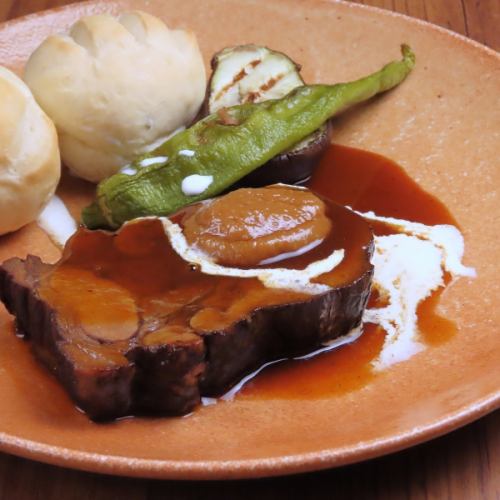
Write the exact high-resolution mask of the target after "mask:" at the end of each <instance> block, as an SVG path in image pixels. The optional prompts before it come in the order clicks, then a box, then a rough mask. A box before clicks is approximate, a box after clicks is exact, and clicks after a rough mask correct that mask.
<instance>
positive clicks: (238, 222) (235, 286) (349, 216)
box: [0, 186, 373, 419]
mask: <svg viewBox="0 0 500 500" xmlns="http://www.w3.org/2000/svg"><path fill="white" fill-rule="evenodd" d="M244 191H245V193H244V194H245V199H247V200H254V201H253V204H254V205H253V207H247V206H246V207H245V208H243V207H242V210H244V209H246V208H250V211H252V210H253V211H254V212H255V211H256V208H257V207H258V206H260V205H262V204H263V200H265V203H267V205H268V207H269V209H270V210H271V208H272V209H273V210H272V212H271V211H269V212H266V211H264V212H263V213H264V217H263V220H262V224H260V225H259V226H258V228H259V229H261V230H263V232H262V231H261V233H259V234H256V235H254V238H253V240H254V242H255V247H256V248H259V245H260V244H262V246H263V247H264V248H265V249H266V250H265V252H264V254H262V255H259V257H258V258H261V257H262V256H265V260H269V259H270V258H274V259H275V260H274V261H273V262H271V263H269V264H263V263H262V262H261V263H260V265H259V264H258V263H257V264H254V263H253V261H251V260H248V259H247V258H246V257H245V255H246V254H248V253H250V254H251V253H252V252H253V250H252V249H251V248H246V249H243V250H242V249H240V251H239V256H240V257H242V256H243V258H242V259H241V260H239V259H238V258H236V259H235V258H234V256H233V258H232V259H231V260H230V264H229V265H228V266H225V265H223V263H222V260H224V258H223V259H222V260H221V257H220V255H214V252H213V246H211V245H208V246H207V247H206V248H201V247H200V246H199V243H200V240H199V239H198V238H197V237H194V239H193V238H192V236H188V234H186V233H185V230H186V228H187V226H188V225H189V224H190V222H189V221H191V222H193V220H195V221H196V224H198V225H200V224H202V223H203V222H204V221H205V222H206V221H207V218H208V217H211V216H213V222H214V224H217V221H218V222H223V223H224V224H226V228H230V231H228V232H224V231H223V232H224V234H225V235H222V236H221V238H225V237H229V238H233V240H234V238H237V237H238V236H239V237H241V239H242V240H244V239H245V237H246V235H247V233H248V228H247V227H245V224H246V221H245V218H244V217H243V212H242V213H241V214H240V216H238V214H236V215H235V216H234V217H231V215H230V214H228V213H227V212H226V211H225V210H224V207H223V206H222V204H223V202H224V197H222V198H220V199H217V200H213V201H212V200H210V201H208V202H207V201H205V202H202V203H198V204H195V205H191V206H190V207H187V208H185V209H183V210H182V211H180V212H178V213H176V214H175V215H174V216H172V217H171V218H170V219H167V218H156V217H149V218H143V219H137V220H135V221H131V222H129V223H127V224H125V225H124V226H123V227H122V228H121V229H120V230H119V231H118V232H117V233H114V234H113V233H110V232H105V231H89V230H87V229H84V228H82V229H80V230H79V231H78V232H77V233H76V234H75V236H74V237H73V238H72V239H71V240H70V241H69V242H68V244H67V245H66V248H65V250H64V252H63V256H62V258H61V260H60V261H59V262H58V263H56V264H55V265H49V264H44V263H42V262H41V261H40V259H38V258H37V257H33V256H29V257H28V258H27V259H26V260H21V259H18V258H13V259H10V260H8V261H7V262H5V263H4V264H3V266H2V267H1V268H0V298H1V299H2V300H3V301H4V303H5V305H6V306H7V308H8V310H9V311H10V312H11V313H12V314H15V315H16V320H17V327H18V330H19V331H20V332H21V333H24V335H25V336H26V337H27V338H29V339H30V340H31V343H32V346H33V349H34V351H35V353H36V355H37V357H39V358H40V359H41V360H42V361H43V362H44V363H45V364H46V365H47V366H48V367H49V368H51V369H52V370H53V371H54V373H55V374H56V376H57V377H58V378H59V380H60V381H61V382H62V383H63V384H64V386H65V387H66V389H67V391H68V392H69V393H70V394H71V396H72V397H73V399H74V400H75V402H76V403H77V405H78V406H79V407H80V408H82V409H83V410H84V411H86V412H87V413H88V414H89V415H90V416H91V417H92V418H94V419H109V418H114V417H119V416H123V415H129V414H132V413H141V412H152V413H158V414H185V413H187V412H189V411H191V410H192V409H193V408H194V407H195V406H196V405H197V404H199V402H200V398H201V396H214V395H218V394H221V393H222V392H224V391H225V390H227V389H228V388H229V387H230V386H231V385H233V384H234V383H235V382H237V381H238V380H239V379H240V378H241V377H242V376H243V375H245V374H247V373H249V372H251V371H252V370H254V369H256V368H257V367H259V366H260V365H262V363H265V362H266V361H269V360H273V359H277V358H282V357H284V356H290V355H294V354H297V353H304V352H307V351H310V350H312V349H314V348H317V347H319V346H322V345H323V344H325V343H328V342H329V341H331V340H332V339H335V338H338V337H339V336H344V335H346V334H348V333H349V332H350V331H351V330H352V329H353V328H355V327H357V326H358V325H359V323H360V320H361V316H362V314H363V310H364V308H365V305H366V301H367V299H368V295H369V291H370V283H371V277H372V273H373V267H372V265H371V264H370V258H371V255H372V251H373V235H372V231H371V228H370V226H369V224H368V223H367V222H366V221H365V220H364V219H363V218H362V217H360V216H359V215H357V214H355V213H354V212H353V211H351V210H349V209H347V208H344V207H342V206H339V205H336V204H334V203H332V202H330V201H328V200H321V199H319V198H318V197H317V196H316V195H314V193H312V192H310V191H307V190H304V189H303V188H294V187H290V186H270V187H267V188H261V190H255V191H253V192H248V191H249V190H244ZM262 191H265V193H262ZM233 195H234V193H233ZM293 195H295V197H294V196H293ZM226 196H231V195H226ZM276 198H279V199H276ZM280 200H281V201H280ZM291 200H294V201H293V203H294V204H295V205H297V204H300V205H301V206H302V208H303V210H302V211H301V210H299V209H298V208H297V207H294V210H292V211H291V212H290V211H289V208H290V206H289V203H290V202H291ZM226 201H227V202H228V204H229V205H230V204H231V199H229V200H226ZM210 203H211V204H212V208H211V209H208V210H207V204H210ZM248 203H249V204H250V203H251V201H249V202H248ZM308 207H316V208H314V210H315V211H316V213H317V214H318V215H319V216H320V217H319V218H320V219H321V218H322V217H323V216H325V217H326V218H328V219H329V222H328V223H327V224H326V227H327V230H326V231H325V230H324V228H323V227H319V228H318V227H314V228H311V220H310V219H309V218H308V217H307V216H304V214H305V212H307V210H308ZM226 208H227V207H226ZM286 214H289V217H288V222H287V223H286V224H275V222H276V220H281V221H282V222H284V221H286V220H287V218H286V217H285V215H286ZM197 215H198V216H199V217H197ZM223 219H224V220H223ZM324 222H325V221H323V223H324ZM208 225H210V224H208ZM320 225H321V224H320ZM304 233H305V234H306V238H305V240H303V241H302V243H304V245H303V246H302V247H301V248H302V249H303V250H304V249H305V250H304V251H297V250H292V251H288V250H289V248H288V247H287V246H286V245H284V242H285V241H288V242H289V243H290V244H291V246H292V247H291V248H295V247H294V242H296V241H298V240H300V238H304ZM195 234H196V231H195ZM273 235H274V237H275V240H276V241H277V244H276V246H275V247H274V255H272V254H269V252H268V251H267V250H268V247H269V240H270V237H271V236H273ZM318 239H319V240H320V241H319V243H318V242H317V240H318ZM259 240H262V241H259ZM310 240H312V241H313V242H315V245H310V244H309V243H308V242H309V241H310ZM301 248H299V249H298V250H300V249H301ZM240 261H241V262H243V264H245V265H237V262H240ZM229 266H231V267H229ZM250 266H251V267H250Z"/></svg>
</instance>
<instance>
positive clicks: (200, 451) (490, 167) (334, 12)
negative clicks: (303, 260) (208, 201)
mask: <svg viewBox="0 0 500 500" xmlns="http://www.w3.org/2000/svg"><path fill="white" fill-rule="evenodd" d="M127 7H135V8H141V9H143V10H146V11H149V12H152V13H154V14H157V15H159V16H161V17H162V18H164V19H165V20H166V21H167V23H168V24H169V25H170V26H179V27H190V28H192V29H193V30H194V31H195V32H196V33H197V35H198V39H199V42H200V45H201V47H202V50H203V52H204V55H205V57H206V60H207V62H208V60H209V57H210V55H211V54H212V53H213V52H214V51H215V50H217V49H220V48H221V47H224V46H226V45H231V44H236V43H243V42H256V43H260V44H265V45H269V46H271V47H273V48H275V49H278V50H282V51H285V52H286V53H288V54H290V56H291V57H292V58H293V59H295V60H297V61H300V62H301V63H302V64H303V66H304V73H305V77H306V80H307V81H315V82H330V81H341V80H345V79H351V78H354V77H358V76H360V75H362V74H364V73H367V72H370V71H372V70H374V69H375V68H378V66H379V65H381V64H383V63H385V62H387V61H388V60H389V59H391V58H395V57H398V55H399V54H398V52H399V44H400V43H401V42H403V41H405V42H408V43H409V44H410V45H411V46H412V47H413V48H414V49H415V52H416V53H417V57H418V65H417V67H416V69H415V71H414V73H413V74H412V75H411V77H410V78H409V79H408V80H407V81H406V82H405V83H404V85H402V86H401V87H400V88H399V89H397V91H395V92H392V93H389V94H387V95H386V96H384V97H383V98H381V99H378V100H377V101H375V102H373V103H372V104H370V105H367V106H363V107H361V108H360V109H358V110H357V111H356V112H352V113H349V114H348V115H346V116H344V117H343V118H342V119H340V120H337V121H336V124H335V134H334V137H335V141H337V142H339V143H343V144H347V145H353V146H356V147H360V148H364V149H368V150H372V151H376V152H378V153H381V154H383V155H386V156H388V157H390V158H393V159H394V160H396V161H397V162H399V163H400V164H401V165H403V166H404V167H405V168H406V169H407V171H408V172H409V173H410V175H411V176H413V178H414V179H416V180H417V181H418V182H419V183H420V184H421V185H422V186H423V187H424V188H425V189H427V190H428V191H430V192H432V193H433V194H435V195H437V196H438V197H439V198H440V199H441V200H442V201H443V202H444V203H445V204H446V205H447V206H448V207H449V209H450V210H451V212H452V213H453V215H454V216H455V217H456V219H457V220H458V221H459V223H460V224H461V227H462V229H463V232H464V235H465V239H466V249H467V252H466V256H465V260H466V263H467V264H469V265H473V266H475V267H476V269H477V272H478V278H477V279H475V280H466V279H462V280H460V281H458V282H457V283H455V284H454V285H452V286H450V287H448V289H447V291H446V292H445V294H444V295H443V296H442V300H441V305H440V312H441V313H443V314H444V315H445V316H447V317H448V318H452V319H454V321H456V323H457V325H458V332H457V334H456V335H455V336H453V338H451V339H450V340H449V341H447V342H445V343H443V344H441V345H439V346H436V347H429V348H427V349H426V350H425V351H423V352H421V353H419V354H417V355H416V356H414V357H413V358H411V359H410V360H409V361H407V362H404V363H400V364H398V365H394V366H393V367H392V368H390V369H388V370H386V371H385V372H384V373H382V374H381V375H379V376H377V377H374V378H373V379H372V380H371V381H370V382H369V383H367V384H365V385H364V386H362V387H360V388H358V389H357V390H353V391H350V392H349V391H348V392H345V393H343V394H337V395H335V396H332V397H328V398H316V399H314V398H313V399H271V400H259V399H251V398H239V399H238V398H237V399H236V400H235V401H233V402H231V403H223V404H218V405H215V406H210V407H204V408H200V409H199V410H198V411H196V412H195V413H194V414H193V415H191V416H189V417H187V418H165V419H149V420H148V419H129V420H124V421H120V422H116V423H113V424H107V425H102V424H94V423H92V422H90V421H89V420H88V419H87V417H85V415H83V414H81V413H79V412H78V411H76V410H75V409H74V407H73V405H72V403H71V402H70V401H69V399H68V398H67V397H66V395H65V394H64V392H63V390H62V389H61V388H60V386H59V385H58V384H57V383H56V382H55V381H54V380H53V379H52V377H51V376H50V375H48V374H47V373H46V372H45V371H44V370H43V369H42V368H39V367H38V366H37V365H36V363H35V362H34V361H33V360H32V358H31V354H30V352H29V349H28V347H27V345H26V344H25V343H23V341H22V340H20V339H17V338H16V337H15V336H14V335H13V334H12V318H11V317H9V316H8V315H7V314H6V313H5V311H4V310H3V309H2V310H1V311H0V337H1V349H0V401H2V411H1V412H0V448H1V449H2V450H4V451H7V452H10V453H15V454H18V455H21V456H24V457H28V458H33V459H37V460H42V461H45V462H50V463H53V464H57V465H62V466H67V467H75V468H80V469H86V470H91V471H98V472H105V473H111V474H123V475H131V476H144V477H157V478H179V479H180V478H182V479H195V478H204V479H207V478H208V479H220V478H243V477H260V476H271V475H279V474H288V473H293V472H300V471H309V470H316V469H322V468H326V467H333V466H337V465H341V464H346V463H350V462H355V461H359V460H365V459H367V458H370V457H374V456H377V455H381V454H384V453H389V452H393V451H396V450H399V449H401V448H404V447H407V446H411V445H414V444H416V443H419V442H422V441H424V440H427V439H430V438H433V437H435V436H438V435H440V434H443V433H445V432H449V431H451V430H452V429H455V428H456V427H458V426H461V425H464V424H466V423H468V422H470V421H472V420H474V419H476V418H478V417H480V416H481V415H484V414H486V413H488V412H489V411H492V410H493V409H494V408H496V407H497V406H498V403H499V400H500V393H499V387H500V371H499V369H498V367H499V362H500V343H499V341H498V324H500V314H499V308H498V304H497V298H498V293H499V282H500V272H499V267H498V264H497V260H498V257H497V246H498V237H497V234H498V226H497V225H498V220H499V209H498V199H497V197H496V191H495V190H496V189H497V187H498V186H499V183H500V179H499V173H500V168H499V167H500V166H499V164H498V158H499V153H500V152H499V137H498V133H499V127H500V116H499V111H498V106H497V104H498V96H499V95H500V59H499V57H498V55H497V54H495V53H494V52H493V51H491V50H488V49H486V48H485V47H482V46H480V45H478V44H476V43H474V42H471V41H469V40H466V39H464V38H462V37H459V36H456V35H453V34H452V33H450V32H447V31H445V30H442V29H439V28H436V27H434V26H431V25H428V24H425V23H422V22H418V21H415V20H412V19H409V18H406V17H402V16H399V15H394V14H391V13H388V12H384V11H381V10H376V9H372V8H365V7H360V6H357V5H352V4H346V3H333V2H328V1H322V0H311V1H308V2H302V1H300V0H288V1H285V0H262V1H256V0H205V1H203V2H198V1H195V0H190V1H188V0H185V1H183V2H179V1H176V0H168V1H163V0H156V1H155V0H151V1H141V0H130V1H129V0H124V1H120V2H105V1H102V2H92V3H85V4H77V5H71V6H68V7H66V8H62V9H58V10H53V11H48V12H43V13H40V14H36V15H33V16H28V17H26V18H23V19H18V20H15V21H12V22H10V23H7V24H5V25H3V26H2V27H0V63H1V64H4V65H6V66H9V67H11V68H13V69H14V70H16V71H21V68H22V65H23V63H24V61H25V60H26V58H27V57H28V55H29V54H30V52H31V51H32V50H33V49H34V48H35V46H36V45H37V44H38V43H39V42H40V41H41V40H42V39H43V38H44V37H45V36H46V35H48V34H49V33H52V32H54V31H58V30H62V29H63V28H66V27H67V26H68V25H70V24H71V23H72V22H74V21H75V20H76V19H77V18H79V17H80V16H82V15H84V14H89V13H91V12H103V11H108V12H117V11H119V10H120V9H123V8H127ZM64 191H65V193H64V194H65V196H66V199H70V201H71V203H72V205H73V207H77V206H79V205H81V203H82V201H83V200H84V199H86V198H88V197H89V195H90V193H91V191H90V189H89V186H86V187H85V186H84V185H83V184H79V183H78V182H76V181H71V182H69V183H68V182H67V183H66V185H65V187H64ZM27 252H32V253H38V254H40V255H41V256H42V257H43V258H45V259H52V260H54V259H55V258H57V255H58V252H57V250H56V249H55V248H54V247H53V246H52V245H51V243H50V242H49V240H48V239H47V238H46V236H45V235H44V234H43V233H41V231H40V230H38V229H37V228H36V226H34V225H31V226H29V227H27V228H25V229H23V230H22V231H19V232H18V233H16V234H14V235H11V236H6V237H5V236H4V237H2V238H0V260H3V259H5V258H7V257H10V256H12V255H19V256H24V255H25V254H26V253H27Z"/></svg>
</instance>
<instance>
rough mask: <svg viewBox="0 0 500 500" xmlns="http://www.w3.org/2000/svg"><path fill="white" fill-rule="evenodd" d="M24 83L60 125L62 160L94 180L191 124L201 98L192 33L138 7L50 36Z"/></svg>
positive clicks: (33, 58)
mask: <svg viewBox="0 0 500 500" xmlns="http://www.w3.org/2000/svg"><path fill="white" fill-rule="evenodd" d="M24 80H25V82H26V83H27V84H28V86H29V87H30V88H31V90H32V92H33V94H34V96H35V98H36V100H37V101H38V103H39V104H40V106H41V107H42V108H43V109H44V110H45V112H46V113H47V114H48V115H49V116H50V117H51V118H52V120H53V121H54V123H55V125H56V127H57V130H58V133H59V143H60V148H61V155H62V159H63V161H64V163H65V164H66V165H67V166H68V167H69V168H70V169H71V171H72V172H73V173H74V174H75V175H78V176H79V177H82V178H83V179H87V180H89V181H93V182H98V181H100V180H102V179H104V178H106V177H109V176H110V175H112V174H114V173H115V172H117V171H118V170H119V169H120V168H121V167H122V166H124V165H125V164H127V163H129V162H130V161H132V160H133V159H134V158H135V157H137V156H138V155H140V154H143V153H145V152H146V151H148V150H149V149H151V148H154V147H155V145H156V144H158V143H161V142H163V141H164V140H165V139H166V138H167V137H168V136H169V135H170V134H171V133H172V132H174V131H175V130H176V129H178V128H179V127H182V126H185V125H187V124H188V123H190V122H191V120H192V119H193V118H194V116H195V115H196V113H197V112H198V109H199V108H200V106H201V104H202V102H203V98H204V95H205V68H204V64H203V60H202V57H201V54H200V51H199V48H198V44H197V41H196V37H195V35H194V34H193V33H191V32H186V31H182V30H170V29H169V28H167V26H166V25H165V24H164V23H163V21H161V20H160V19H158V18H156V17H154V16H152V15H150V14H146V13H145V12H139V11H136V12H128V13H124V14H121V15H120V16H119V17H117V18H115V17H112V16H110V15H106V14H102V15H94V16H89V17H84V18H82V19H80V20H79V21H78V22H77V23H76V24H74V25H73V26H72V27H71V29H70V30H69V33H68V34H61V35H51V36H49V37H48V38H47V39H46V40H45V41H44V42H43V43H42V44H41V45H40V46H39V47H38V48H37V49H36V50H35V52H33V54H32V55H31V57H30V58H29V60H28V62H27V64H26V67H25V72H24Z"/></svg>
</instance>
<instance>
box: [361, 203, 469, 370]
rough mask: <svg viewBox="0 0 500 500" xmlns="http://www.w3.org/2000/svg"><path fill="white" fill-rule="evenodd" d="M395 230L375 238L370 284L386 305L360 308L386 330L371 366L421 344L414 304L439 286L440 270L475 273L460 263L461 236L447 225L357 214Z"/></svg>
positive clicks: (458, 274)
mask: <svg viewBox="0 0 500 500" xmlns="http://www.w3.org/2000/svg"><path fill="white" fill-rule="evenodd" d="M360 215H362V216H363V217H365V218H366V219H369V220H377V221H380V222H384V223H386V224H389V225H390V226H392V227H394V228H396V229H397V230H398V231H399V232H400V234H394V235H389V236H375V251H374V254H373V258H372V264H373V266H374V276H373V286H374V287H375V288H377V290H378V292H379V294H380V296H381V297H382V298H384V299H386V301H387V304H388V305H387V306H386V307H383V308H378V309H366V310H365V312H364V315H363V322H364V323H376V324H378V325H380V326H381V327H382V328H383V329H384V330H385V331H386V332H387V335H386V338H385V342H384V346H383V348H382V352H381V353H380V355H379V357H378V358H377V359H376V360H375V361H374V362H373V366H374V368H375V369H377V370H381V369H384V368H386V367H388V366H390V365H392V364H394V363H398V362H400V361H404V360H406V359H408V358H410V357H411V356H413V355H414V354H416V353H417V352H419V351H421V350H422V349H423V348H424V346H423V344H422V343H421V342H420V341H419V333H418V328H417V307H418V305H419V304H420V302H422V301H423V300H424V299H426V298H427V297H429V296H430V295H431V293H432V292H433V291H434V290H437V289H438V288H439V287H441V286H444V273H445V272H448V273H449V274H450V275H451V277H452V278H453V279H455V278H458V277H461V276H466V277H475V276H476V272H475V270H474V269H472V268H470V267H465V266H464V265H463V264H462V262H461V261H462V257H463V253H464V240H463V237H462V235H461V233H460V231H459V230H458V229H457V228H456V227H454V226H450V225H437V226H426V225H425V224H419V223H416V222H408V221H405V220H401V219H394V218H391V217H379V216H377V215H375V214H374V213H373V212H368V213H361V214H360Z"/></svg>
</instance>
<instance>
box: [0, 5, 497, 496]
mask: <svg viewBox="0 0 500 500" xmlns="http://www.w3.org/2000/svg"><path fill="white" fill-rule="evenodd" d="M68 3H71V2H70V1H68V0H0V22H1V21H3V20H6V19H11V18H14V17H18V16H22V15H25V14H29V13H31V12H34V11H37V10H42V9H48V8H50V7H55V6H58V5H64V4H68ZM358 3H365V4H369V5H374V6H378V7H383V8H386V9H390V10H394V11H397V12H401V13H404V14H408V15H411V16H414V17H419V18H422V19H425V20H427V21H430V22H433V23H436V24H439V25H441V26H444V27H446V28H449V29H452V30H454V31H457V32H458V33H461V34H463V35H467V36H469V37H471V38H473V39H475V40H477V41H479V42H481V43H484V44H486V45H489V46H490V47H492V48H494V49H496V50H498V49H500V28H499V27H500V2H499V1H498V0H366V1H359V0H358ZM201 497H203V498H207V499H211V498H214V499H218V500H219V499H220V498H238V499H241V500H244V499H250V498H259V499H262V500H264V499H268V498H269V499H271V498H272V499H274V498H282V497H283V498H301V499H302V498H304V499H308V498H311V499H313V498H314V499H321V498H336V499H342V498H349V499H351V498H352V499H355V500H358V499H362V498H369V499H372V498H373V499H381V500H389V499H395V500H399V499H404V498H409V499H410V498H411V499H420V498H425V499H436V500H441V499H452V500H458V499H464V500H475V499H492V500H493V499H495V498H496V499H498V498H500V412H498V411H497V412H496V413H494V414H491V415H489V416H487V417H485V418H483V419H481V420H479V421H477V422H475V423H473V424H470V425H468V426H467V427H465V428H463V429H461V430H458V431H455V432H453V433H451V434H449V435H447V436H445V437H442V438H440V439H436V440H434V441H432V442H430V443H426V444H423V445H420V446H417V447H415V448H412V449H410V450H407V451H403V452H400V453H397V454H394V455H390V456H388V457H384V458H379V459H376V460H372V461H370V462H365V463H362V464H358V465H352V466H348V467H342V468H339V469H334V470H329V471H324V472H318V473H314V474H303V475H299V476H292V477H284V478H277V479H263V480H258V481H256V480H254V481H231V482H210V483H207V482H175V481H146V480H136V479H124V478H114V477H107V476H100V475H97V474H88V473H83V472H77V471H72V470H67V469H62V468H58V467H52V466H49V465H44V464H39V463H37V462H32V461H29V460H24V459H21V458H17V457H13V456H9V455H3V454H0V500H4V499H5V500H13V499H14V500H25V499H26V500H32V499H43V500H52V499H58V500H71V499H79V500H80V499H89V500H90V499H92V500H99V499H102V500H111V499H115V498H116V499H120V500H136V499H137V500H139V499H140V500H143V499H144V500H146V499H148V500H153V499H163V498H169V499H170V498H171V499H194V498H201Z"/></svg>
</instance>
